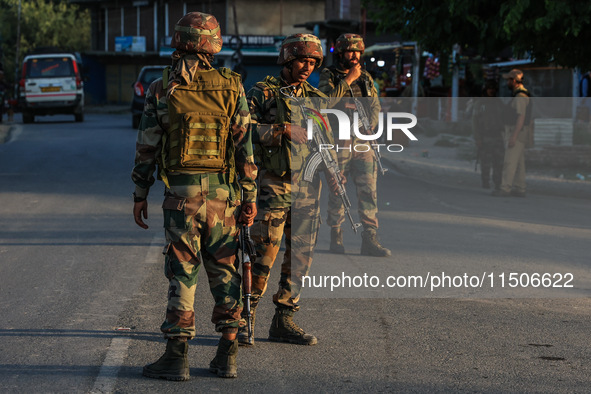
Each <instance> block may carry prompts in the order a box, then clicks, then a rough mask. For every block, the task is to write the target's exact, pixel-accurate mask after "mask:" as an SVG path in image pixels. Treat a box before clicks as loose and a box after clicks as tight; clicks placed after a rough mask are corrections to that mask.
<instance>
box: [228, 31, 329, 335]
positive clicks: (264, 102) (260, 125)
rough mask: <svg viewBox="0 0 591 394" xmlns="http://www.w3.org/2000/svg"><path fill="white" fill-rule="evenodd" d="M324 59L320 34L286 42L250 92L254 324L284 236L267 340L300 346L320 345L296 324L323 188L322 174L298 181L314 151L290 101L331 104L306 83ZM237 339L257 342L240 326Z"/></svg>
mask: <svg viewBox="0 0 591 394" xmlns="http://www.w3.org/2000/svg"><path fill="white" fill-rule="evenodd" d="M322 59H323V53H322V46H321V44H320V40H319V39H318V38H317V37H316V36H314V35H312V34H295V35H292V36H289V37H287V38H286V39H285V40H284V41H283V43H282V46H281V52H280V54H279V59H278V61H277V63H278V64H279V65H281V66H283V68H282V70H281V73H280V75H279V76H277V77H273V76H268V77H267V78H265V79H264V80H263V81H261V82H259V83H257V84H256V85H255V86H254V87H253V88H252V89H251V90H250V91H249V92H248V101H249V106H250V113H251V117H252V122H253V123H252V133H253V142H254V144H255V157H256V162H257V165H258V166H259V169H260V170H259V176H258V186H259V200H258V208H259V213H258V216H257V218H256V220H255V224H254V225H253V227H252V229H251V235H252V238H253V241H254V242H255V245H256V248H257V256H258V257H257V260H256V262H255V263H254V264H253V267H252V303H251V309H252V312H253V315H252V325H253V326H254V321H255V312H256V308H257V305H258V303H259V301H260V298H261V297H262V296H263V294H264V293H265V290H266V289H267V280H268V279H269V273H270V271H271V268H272V267H273V263H274V262H275V258H276V257H277V254H278V252H279V247H280V245H281V240H282V238H283V235H284V234H285V248H286V250H285V254H284V256H283V262H282V264H281V279H280V282H279V290H278V291H277V293H275V295H274V296H273V303H274V304H275V306H276V309H275V315H274V317H273V321H272V323H271V328H270V329H269V339H270V340H271V341H282V342H289V343H295V344H300V345H315V344H316V343H317V339H316V337H315V336H313V335H310V334H306V333H305V332H304V330H303V329H301V328H300V327H299V326H298V325H297V324H296V323H295V322H294V321H293V316H294V313H295V312H296V311H298V310H299V308H300V306H299V305H298V301H299V299H300V293H301V284H302V283H301V282H302V277H303V276H304V275H307V274H308V272H309V269H310V265H311V263H312V256H313V249H314V245H315V244H316V237H317V233H318V225H319V215H320V211H319V205H318V200H319V199H320V189H321V188H320V186H321V184H320V177H319V176H318V174H316V175H315V176H314V180H313V181H312V182H310V183H307V182H299V181H297V180H298V179H299V177H300V174H301V169H302V165H303V163H304V162H305V159H306V157H307V156H308V155H309V154H310V151H309V149H308V146H307V145H306V141H307V134H306V129H304V127H301V126H298V125H297V123H298V122H297V121H295V119H296V118H298V119H302V116H303V114H301V113H300V112H301V111H300V109H299V108H297V106H296V105H294V103H293V101H292V100H290V95H293V96H295V97H298V98H304V97H306V98H326V96H325V95H324V94H322V92H320V91H319V90H317V89H316V88H314V87H313V86H312V85H310V84H309V83H308V82H306V80H307V79H308V77H309V76H310V74H311V73H312V71H314V69H316V68H317V67H318V66H319V65H320V64H321V62H322ZM331 140H332V138H331ZM293 180H295V181H293ZM331 187H333V185H331ZM238 341H239V342H240V344H244V345H253V344H254V342H249V340H248V335H247V329H246V327H241V328H240V331H239V333H238Z"/></svg>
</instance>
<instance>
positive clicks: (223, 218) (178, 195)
mask: <svg viewBox="0 0 591 394" xmlns="http://www.w3.org/2000/svg"><path fill="white" fill-rule="evenodd" d="M219 176H220V177H221V176H222V175H219ZM190 179H194V181H195V182H194V184H193V185H173V184H172V183H173V182H171V186H170V189H171V192H170V193H167V195H166V197H165V199H164V203H163V204H162V208H163V210H164V228H165V235H166V240H167V241H168V245H167V246H166V247H165V250H164V254H165V264H164V269H165V275H166V277H167V278H168V280H169V286H168V305H167V308H166V319H165V321H164V323H162V326H161V328H160V329H161V331H162V332H163V333H164V336H165V337H167V338H171V337H179V336H181V337H189V338H193V337H194V336H195V312H194V309H193V304H194V301H195V289H196V285H197V274H198V272H199V268H200V267H201V265H203V266H204V267H205V271H206V272H207V277H208V281H209V287H210V291H211V294H212V295H213V298H214V300H215V306H214V308H213V314H212V317H211V321H212V322H213V323H214V324H215V326H216V331H221V330H222V329H223V328H226V327H238V324H239V321H240V312H241V311H242V296H241V289H240V286H241V277H240V274H239V273H238V271H237V267H236V264H235V263H236V252H237V248H238V231H239V229H238V227H237V224H236V221H237V217H238V214H239V211H240V209H239V205H238V204H239V201H237V200H235V199H234V198H233V194H234V193H230V190H231V189H230V187H229V185H228V184H227V183H226V184H224V182H223V181H224V180H223V179H218V175H217V174H210V175H207V174H205V175H203V176H199V175H197V176H186V179H184V182H183V183H190V182H186V181H187V180H190Z"/></svg>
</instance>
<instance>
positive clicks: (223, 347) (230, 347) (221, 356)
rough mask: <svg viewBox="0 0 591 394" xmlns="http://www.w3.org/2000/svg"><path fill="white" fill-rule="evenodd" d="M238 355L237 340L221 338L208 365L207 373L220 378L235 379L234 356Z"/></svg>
mask: <svg viewBox="0 0 591 394" xmlns="http://www.w3.org/2000/svg"><path fill="white" fill-rule="evenodd" d="M237 355H238V340H237V339H234V340H233V341H231V340H229V339H225V338H223V337H222V338H221V339H220V342H219V343H218V350H217V353H216V354H215V357H214V359H213V360H211V362H210V363H209V372H213V373H215V374H217V375H218V376H219V377H220V378H235V377H237V376H238V374H237V373H236V356H237Z"/></svg>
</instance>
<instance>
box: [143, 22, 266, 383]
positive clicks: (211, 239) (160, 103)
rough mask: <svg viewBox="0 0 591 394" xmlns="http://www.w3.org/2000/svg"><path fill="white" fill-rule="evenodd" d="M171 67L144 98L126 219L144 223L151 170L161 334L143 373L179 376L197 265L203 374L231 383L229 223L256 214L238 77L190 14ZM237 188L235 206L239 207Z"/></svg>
mask: <svg viewBox="0 0 591 394" xmlns="http://www.w3.org/2000/svg"><path fill="white" fill-rule="evenodd" d="M171 46H172V47H173V48H175V49H176V51H175V52H174V53H173V54H172V66H171V68H170V69H167V70H168V74H167V71H165V72H164V76H163V78H160V79H158V80H156V81H154V82H153V83H152V84H151V85H150V87H149V89H148V92H147V94H146V103H145V107H144V113H143V115H142V119H141V123H140V128H139V131H138V140H137V147H136V156H135V167H134V169H133V173H132V179H133V181H134V183H135V185H136V188H135V193H134V202H135V203H134V208H133V213H134V218H135V221H136V223H137V224H138V225H139V226H140V227H142V228H147V227H148V226H147V225H146V224H145V223H144V222H143V220H142V217H143V218H147V216H148V203H147V200H146V197H147V195H148V191H149V189H150V187H151V186H152V184H153V183H154V171H155V170H156V165H157V164H158V168H159V173H158V175H159V178H161V179H162V180H163V181H164V183H165V186H166V189H165V191H166V193H165V199H164V203H163V205H162V207H163V209H164V228H165V235H166V240H167V242H168V244H167V245H166V247H165V249H164V254H165V274H166V277H167V278H168V280H169V290H168V306H167V309H166V319H165V321H164V323H163V324H162V326H161V331H162V332H163V333H164V336H165V337H166V338H167V339H168V342H167V346H166V352H165V353H164V355H163V356H162V357H161V358H160V359H159V360H158V361H156V362H155V363H152V364H149V365H146V366H145V367H144V370H143V373H144V375H146V376H148V377H152V378H165V379H169V380H187V379H189V365H188V359H187V349H188V344H187V340H188V339H191V338H193V337H194V336H195V314H194V309H193V303H194V299H195V287H196V282H197V273H198V271H199V268H200V266H201V265H202V264H203V266H204V267H205V270H206V271H207V276H208V278H209V286H210V289H211V293H212V294H213V297H214V300H215V306H214V309H213V314H212V318H211V320H212V322H213V323H214V324H215V327H216V331H218V332H221V333H222V338H221V339H220V342H219V345H218V349H217V353H216V356H215V358H214V359H213V361H212V362H211V364H210V371H212V372H214V373H217V374H218V375H219V376H220V377H236V355H237V351H238V343H237V340H236V333H237V332H238V326H239V323H240V314H241V311H242V295H241V290H240V285H241V277H240V274H239V273H238V272H237V264H236V252H237V247H238V232H239V228H238V226H237V221H238V222H241V223H246V224H249V225H250V224H251V223H252V221H253V220H254V217H255V216H256V184H255V180H256V174H257V168H256V166H255V164H254V156H253V148H252V141H251V134H250V113H249V110H248V104H247V101H246V95H245V93H244V88H243V87H242V83H241V81H240V76H239V75H238V74H236V73H233V72H232V71H230V70H228V69H219V70H216V69H214V68H213V67H212V66H211V61H212V59H213V54H215V53H217V52H219V51H220V49H221V46H222V38H221V34H220V28H219V25H218V22H217V21H216V19H215V17H213V16H212V15H208V14H204V13H200V12H191V13H188V14H187V15H185V16H184V17H183V18H181V19H180V20H179V21H178V22H177V24H176V26H175V34H174V36H173V38H172V42H171ZM240 188H242V191H243V195H244V200H243V201H240V199H239V196H240V192H239V191H240Z"/></svg>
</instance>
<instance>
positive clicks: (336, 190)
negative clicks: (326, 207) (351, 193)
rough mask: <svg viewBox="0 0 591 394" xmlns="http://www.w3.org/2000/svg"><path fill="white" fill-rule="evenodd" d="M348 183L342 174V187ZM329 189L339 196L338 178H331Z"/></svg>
mask: <svg viewBox="0 0 591 394" xmlns="http://www.w3.org/2000/svg"><path fill="white" fill-rule="evenodd" d="M346 183H347V178H346V177H345V176H344V175H343V174H342V173H341V185H343V186H345V184H346ZM328 187H330V191H331V192H332V193H333V194H334V195H335V196H338V195H339V187H338V185H337V181H336V178H330V180H329V181H328Z"/></svg>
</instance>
